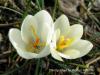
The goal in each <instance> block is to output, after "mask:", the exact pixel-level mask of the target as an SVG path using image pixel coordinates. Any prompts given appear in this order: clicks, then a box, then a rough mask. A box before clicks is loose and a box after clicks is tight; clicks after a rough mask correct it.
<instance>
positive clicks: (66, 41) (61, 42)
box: [57, 36, 74, 51]
mask: <svg viewBox="0 0 100 75" xmlns="http://www.w3.org/2000/svg"><path fill="white" fill-rule="evenodd" d="M73 40H74V39H72V38H67V39H66V38H65V37H64V36H61V37H60V39H59V41H58V43H57V50H58V51H62V50H63V49H64V48H67V47H69V46H70V45H71V44H72V42H73Z"/></svg>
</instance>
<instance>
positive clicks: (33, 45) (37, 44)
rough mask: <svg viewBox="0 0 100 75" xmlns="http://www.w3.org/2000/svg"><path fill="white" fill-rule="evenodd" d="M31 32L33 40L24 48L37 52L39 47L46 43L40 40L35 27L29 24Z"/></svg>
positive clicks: (39, 49) (41, 47)
mask: <svg viewBox="0 0 100 75" xmlns="http://www.w3.org/2000/svg"><path fill="white" fill-rule="evenodd" d="M30 30H31V32H32V35H33V36H34V39H33V41H30V42H29V44H28V45H27V47H26V49H27V50H28V51H30V52H33V53H39V52H40V51H41V49H43V48H44V47H45V45H46V43H45V42H43V41H41V40H40V38H39V36H38V35H37V32H36V29H35V28H34V27H33V26H32V25H31V29H30Z"/></svg>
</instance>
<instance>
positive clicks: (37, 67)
mask: <svg viewBox="0 0 100 75" xmlns="http://www.w3.org/2000/svg"><path fill="white" fill-rule="evenodd" d="M39 65H40V59H38V61H37V64H36V69H35V75H38V73H39Z"/></svg>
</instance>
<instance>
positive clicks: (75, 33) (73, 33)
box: [66, 24, 83, 39]
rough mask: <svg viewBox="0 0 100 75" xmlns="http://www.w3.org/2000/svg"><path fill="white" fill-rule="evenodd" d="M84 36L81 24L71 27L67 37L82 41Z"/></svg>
mask: <svg viewBox="0 0 100 75" xmlns="http://www.w3.org/2000/svg"><path fill="white" fill-rule="evenodd" d="M82 35H83V26H82V25H80V24H75V25H72V26H71V27H70V30H69V32H68V34H67V35H66V37H68V38H74V39H80V38H81V37H82Z"/></svg>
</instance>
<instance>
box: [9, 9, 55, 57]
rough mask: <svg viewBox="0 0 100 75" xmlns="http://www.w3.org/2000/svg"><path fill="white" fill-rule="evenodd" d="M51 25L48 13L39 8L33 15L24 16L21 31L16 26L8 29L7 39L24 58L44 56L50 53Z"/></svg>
mask: <svg viewBox="0 0 100 75" xmlns="http://www.w3.org/2000/svg"><path fill="white" fill-rule="evenodd" d="M52 25H53V21H52V18H51V16H50V14H49V13H48V12H47V11H45V10H41V11H40V12H38V13H37V14H36V15H34V16H32V15H28V16H26V18H25V19H24V21H23V23H22V26H21V31H20V30H19V29H17V28H12V29H10V31H9V39H10V41H11V43H12V45H13V46H14V47H15V49H16V50H17V53H18V54H19V55H20V56H21V57H23V58H25V59H32V58H41V57H45V56H47V55H48V54H50V50H49V49H50V47H49V44H50V42H51V37H52V32H53V26H52Z"/></svg>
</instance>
